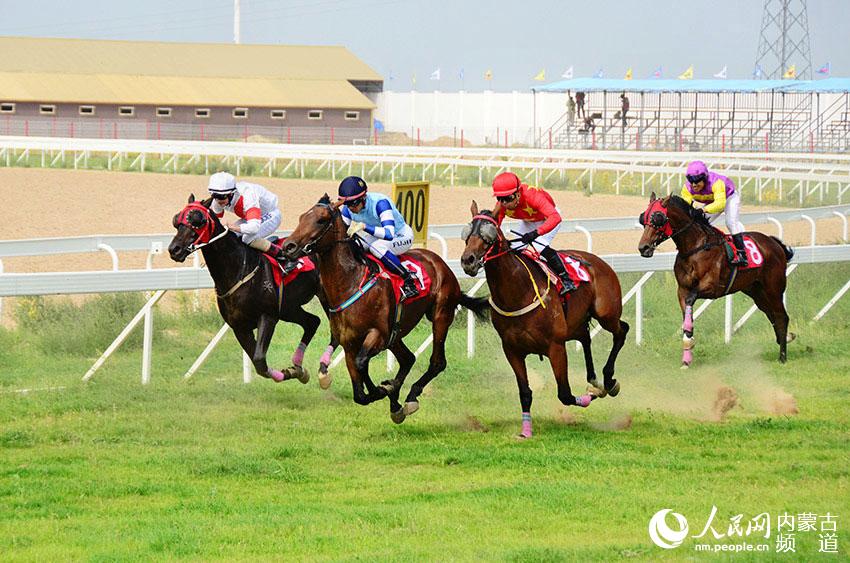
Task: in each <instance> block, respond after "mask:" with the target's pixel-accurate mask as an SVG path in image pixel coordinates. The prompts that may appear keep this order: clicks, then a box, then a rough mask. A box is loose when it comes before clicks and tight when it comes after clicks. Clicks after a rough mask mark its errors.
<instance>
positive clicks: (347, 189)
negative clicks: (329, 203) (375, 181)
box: [339, 176, 368, 201]
mask: <svg viewBox="0 0 850 563" xmlns="http://www.w3.org/2000/svg"><path fill="white" fill-rule="evenodd" d="M367 189H368V186H367V185H366V182H365V180H363V178H358V177H357V176H349V177H348V178H345V179H344V180H343V181H342V182H340V183H339V197H340V199H342V200H343V201H353V200H355V199H360V198H361V197H363V196H365V195H366V190H367Z"/></svg>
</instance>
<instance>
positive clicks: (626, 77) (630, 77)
mask: <svg viewBox="0 0 850 563" xmlns="http://www.w3.org/2000/svg"><path fill="white" fill-rule="evenodd" d="M631 79H632V68H631V67H629V70H627V71H626V76H625V77H624V78H623V80H631Z"/></svg>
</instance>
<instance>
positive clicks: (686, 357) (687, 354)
mask: <svg viewBox="0 0 850 563" xmlns="http://www.w3.org/2000/svg"><path fill="white" fill-rule="evenodd" d="M693 361H694V352H693V350H683V351H682V363H683V364H685V365H688V366H689V365H691V362H693Z"/></svg>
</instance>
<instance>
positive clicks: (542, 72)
mask: <svg viewBox="0 0 850 563" xmlns="http://www.w3.org/2000/svg"><path fill="white" fill-rule="evenodd" d="M534 80H537V81H538V82H543V81H544V80H546V69H545V68H541V69H540V72H538V73H537V74H536V75H535V77H534Z"/></svg>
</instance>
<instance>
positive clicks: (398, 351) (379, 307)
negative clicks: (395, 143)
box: [283, 194, 489, 424]
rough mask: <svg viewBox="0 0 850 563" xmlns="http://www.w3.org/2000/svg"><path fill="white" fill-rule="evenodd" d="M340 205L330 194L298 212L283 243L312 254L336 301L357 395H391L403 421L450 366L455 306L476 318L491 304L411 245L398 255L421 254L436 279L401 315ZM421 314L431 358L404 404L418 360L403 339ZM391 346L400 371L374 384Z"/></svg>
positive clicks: (339, 337)
mask: <svg viewBox="0 0 850 563" xmlns="http://www.w3.org/2000/svg"><path fill="white" fill-rule="evenodd" d="M340 205H341V202H336V203H331V201H330V198H329V197H328V195H327V194H325V195H324V196H323V197H322V198H321V199H320V200H319V201H318V203H317V204H316V205H314V206H313V207H311V208H310V209H309V210H308V211H307V212H305V213H303V214H302V215H301V217H299V219H298V226H297V227H296V228H295V230H294V231H293V232H292V234H291V235H290V236H289V237H287V239H286V242H285V244H284V246H283V249H284V252H285V253H286V255H287V256H288V257H289V258H290V259H292V258H297V257H298V256H303V255H305V254H314V253H315V255H316V260H317V262H318V266H319V275H320V276H321V279H322V287H323V288H324V291H325V295H326V296H327V299H328V303H329V304H330V305H333V308H331V309H329V315H328V316H329V318H330V323H331V333H332V335H333V338H334V340H335V341H337V342H339V343H340V344H342V347H343V349H344V350H345V362H346V366H347V367H348V374H349V376H350V377H351V386H352V389H353V391H354V401H355V402H356V403H357V404H359V405H367V404H369V403H372V402H374V401H377V400H379V399H383V398H384V397H389V400H390V417H391V418H392V420H393V422H395V423H397V424H398V423H401V422H403V421H404V419H405V417H406V416H408V415H411V414H413V413H414V412H416V411H417V410H418V409H419V400H418V398H419V395H420V394H421V393H422V390H423V389H424V388H425V386H426V385H428V383H429V382H430V381H431V380H432V379H434V378H435V377H436V376H437V375H438V374H439V373H440V372H442V371H443V370H444V369H445V368H446V351H445V345H446V333H447V332H448V330H449V326H450V325H451V324H452V321H453V320H454V316H455V309H456V308H457V306H458V305H461V306H463V307H466V308H467V309H470V310H472V311H473V312H474V313H475V314H476V315H478V316H479V317H483V316H485V315H486V313H487V310H488V309H489V307H488V305H487V300H486V299H474V298H472V297H469V296H467V295H465V294H464V293H462V292H461V290H460V285H459V284H458V281H457V278H455V276H454V274H453V273H452V271H451V270H450V269H449V267H448V265H446V263H445V262H444V261H443V260H442V259H441V258H440V257H439V256H438V255H436V254H435V253H433V252H431V251H429V250H411V251H409V252H407V253H406V254H403V255H402V256H401V257H400V258H401V259H402V261H404V260H405V259H408V258H412V259H414V260H416V261H418V262H419V264H421V268H422V269H423V270H424V273H425V274H426V275H427V276H428V277H429V278H430V280H431V286H430V289H429V291H428V293H427V294H426V295H424V296H423V297H419V298H416V299H414V300H410V301H409V302H407V303H406V304H403V305H402V306H401V307H402V309H401V311H400V316H399V312H398V309H397V306H398V305H397V300H396V295H395V292H394V290H393V287H392V282H391V280H390V279H387V278H388V276H386V275H384V274H380V273H378V272H377V271H376V270H377V265H375V266H373V265H372V264H373V261H372V260H370V259H369V258H367V257H366V256H365V251H364V250H363V249H361V247H360V246H359V243H357V242H356V241H354V240H353V239H352V238H348V237H347V236H346V225H345V222H344V221H343V218H342V214H341V213H340V211H339V207H340ZM423 315H424V316H426V317H427V318H428V320H430V321H431V323H432V335H433V343H432V351H431V359H430V361H429V363H428V370H427V371H426V372H425V374H424V375H423V376H422V377H421V378H419V380H417V381H416V382H415V383H414V384H413V385H412V386H411V388H410V391H409V393H408V395H407V398H406V399H405V404H404V406H403V407H402V405H401V404H400V403H399V400H398V398H399V391H400V390H401V387H402V385H403V384H404V380H405V377H407V374H408V373H409V372H410V370H411V368H412V367H413V364H414V362H415V361H416V356H414V354H413V353H412V352H411V351H410V349H408V347H407V346H406V345H405V343H404V341H403V340H402V338H403V337H404V336H405V335H407V334H408V333H409V332H410V331H411V330H412V329H413V327H415V326H416V325H417V324H418V323H419V321H420V320H421V319H422V316H423ZM396 319H398V321H397V322H396ZM386 349H389V350H390V351H391V352H392V353H393V355H394V356H395V357H396V359H397V360H398V364H399V369H398V373H397V374H396V376H395V378H394V379H392V380H388V381H383V382H382V383H381V385H379V386H376V385H375V384H374V383H372V380H371V378H370V377H369V360H370V359H371V358H372V357H373V356H375V355H376V354H378V353H379V352H381V351H382V350H386ZM364 386H365V391H364Z"/></svg>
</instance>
